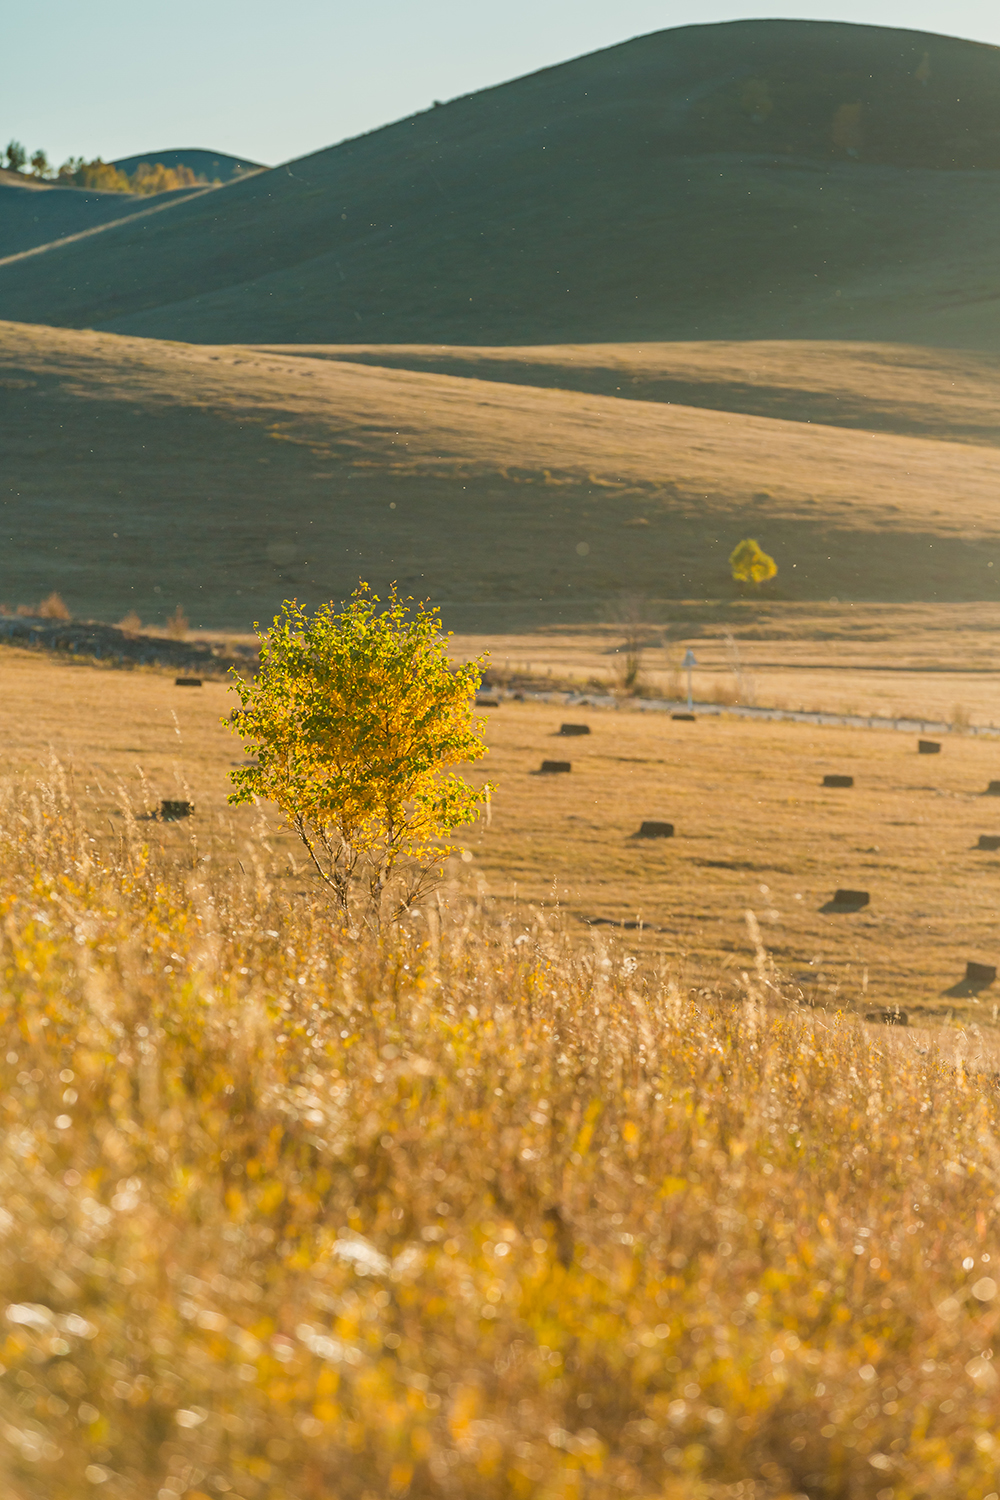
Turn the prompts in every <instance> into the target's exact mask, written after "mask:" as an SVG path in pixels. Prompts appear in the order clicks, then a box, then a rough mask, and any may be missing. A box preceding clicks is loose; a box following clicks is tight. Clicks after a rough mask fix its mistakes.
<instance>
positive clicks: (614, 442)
mask: <svg viewBox="0 0 1000 1500" xmlns="http://www.w3.org/2000/svg"><path fill="white" fill-rule="evenodd" d="M222 191H225V189H223V190H222ZM498 352H499V353H501V354H504V355H505V356H509V359H508V363H507V365H506V367H505V369H509V368H510V367H511V365H512V364H514V363H516V360H515V359H514V356H515V355H516V354H517V351H496V350H489V349H486V350H480V351H476V350H471V349H470V350H464V351H462V350H458V351H452V353H451V356H450V358H451V359H452V360H453V361H455V360H457V357H458V356H459V355H463V356H464V357H465V358H466V359H467V361H468V366H469V368H470V369H471V370H473V371H476V370H477V369H479V370H481V369H483V368H485V367H487V366H488V365H489V363H490V361H491V359H493V358H495V357H496V356H497V354H498ZM530 352H531V351H528V353H530ZM536 352H537V353H538V355H539V357H540V360H541V365H542V370H543V372H544V383H540V384H535V385H529V384H526V383H525V382H524V378H523V376H524V371H523V370H522V372H521V378H520V379H519V380H517V381H516V382H515V381H512V380H510V379H498V378H496V374H497V372H496V371H494V372H493V375H492V376H491V377H490V378H479V376H478V374H473V373H470V374H456V373H450V372H446V373H442V372H440V371H437V370H433V369H426V368H418V369H407V368H399V367H393V366H392V364H391V363H382V364H379V363H376V362H375V361H376V360H378V359H380V358H384V357H385V355H386V354H388V355H390V356H391V355H393V353H395V357H396V358H397V359H398V360H402V359H403V358H405V357H406V353H405V351H380V350H378V349H368V350H362V349H357V350H354V351H343V353H344V354H349V355H350V356H351V357H348V358H329V357H326V356H327V353H328V351H317V352H316V353H314V354H310V353H307V352H306V351H305V350H303V349H301V348H300V349H298V350H296V351H295V352H288V351H284V352H282V351H276V350H266V349H259V348H252V347H248V346H246V347H237V346H206V345H182V344H177V343H168V342H165V341H160V340H146V339H134V338H127V337H121V336H117V335H112V334H107V333H93V332H89V331H77V330H66V329H52V328H48V327H29V326H26V325H24V324H16V323H8V324H3V325H0V474H2V476H3V477H2V482H0V502H2V504H3V516H4V523H5V538H6V540H5V546H4V549H3V552H2V555H0V600H5V601H7V603H8V604H10V605H16V604H18V603H21V602H27V601H30V600H32V599H37V598H40V597H42V596H43V595H45V594H47V593H48V592H49V590H50V589H52V588H56V589H59V590H60V591H61V592H62V593H63V594H64V596H65V598H66V600H67V603H68V604H69V605H70V607H71V609H72V610H73V611H74V613H76V614H78V615H90V616H94V617H98V618H104V619H112V620H114V619H117V618H119V617H120V616H121V615H122V614H123V613H124V612H125V610H126V609H128V608H130V607H134V608H136V609H137V610H138V611H139V612H140V614H141V615H142V617H143V618H144V619H150V618H154V619H162V618H163V617H164V616H165V615H166V614H167V613H168V612H169V611H170V610H172V609H173V607H174V605H175V604H177V603H178V602H180V603H182V604H183V605H184V606H185V608H186V609H187V610H188V612H189V613H190V615H191V617H192V619H193V620H194V621H195V623H197V624H202V625H211V626H218V627H224V628H230V629H236V628H245V627H246V625H247V623H248V622H249V621H250V620H253V619H265V620H266V619H268V618H269V617H270V614H271V613H272V612H273V610H274V609H275V608H276V607H277V605H278V604H279V603H280V601H281V599H282V598H286V597H289V596H291V595H295V596H297V597H299V598H300V599H302V600H303V601H304V602H306V603H308V604H310V605H312V604H316V603H318V602H320V601H322V600H324V599H329V598H342V597H344V596H345V595H346V594H347V593H348V592H349V591H350V589H351V588H353V586H354V585H355V584H356V582H357V580H358V578H359V577H365V578H368V579H369V580H370V581H371V582H372V583H373V584H375V585H376V586H379V587H384V586H385V585H386V584H387V583H388V582H389V581H391V580H392V579H394V578H395V579H398V580H399V582H400V584H401V586H402V587H403V588H404V589H405V590H406V591H408V592H410V593H413V594H415V595H419V596H421V597H427V596H430V597H431V598H433V599H434V600H435V601H437V602H438V603H440V604H442V605H444V606H445V608H446V618H447V619H448V622H449V625H451V626H452V627H453V628H456V629H463V630H467V631H473V630H475V631H484V630H504V629H520V630H524V629H528V628H534V627H537V626H538V625H541V624H550V623H557V622H562V623H571V622H581V621H582V622H588V621H589V622H592V621H596V620H602V619H603V620H607V619H609V618H610V617H611V616H612V615H613V613H614V610H615V608H616V605H617V603H618V601H619V599H620V596H621V594H622V593H623V591H630V592H633V593H638V594H644V595H646V596H648V597H649V598H651V599H653V600H660V601H663V600H694V601H697V600H712V599H716V600H718V599H722V600H726V599H727V598H731V597H732V594H733V590H732V585H731V583H730V581H729V576H728V569H727V566H726V558H727V556H728V554H729V552H730V550H731V549H732V547H733V546H734V544H735V543H736V541H738V540H739V539H740V537H741V536H746V535H747V534H749V535H756V536H758V537H759V538H760V540H761V541H762V543H763V544H764V545H765V546H766V547H767V549H768V550H769V551H771V552H772V553H773V554H774V555H775V557H776V558H777V560H778V563H779V567H780V573H779V578H778V582H779V585H780V593H781V594H782V595H783V596H784V597H785V598H787V599H791V600H798V601H810V600H813V601H814V600H823V601H824V602H825V601H827V600H828V599H829V598H830V596H835V597H836V598H838V599H839V600H840V601H841V604H842V605H843V607H844V608H845V609H848V608H849V601H850V600H883V601H904V600H925V601H936V602H938V603H955V602H961V601H990V602H993V603H996V602H997V599H998V595H1000V438H998V433H997V431H996V428H995V427H993V426H991V422H990V418H991V415H992V412H993V411H995V410H996V406H997V402H998V399H1000V362H998V361H997V360H996V359H993V358H991V357H988V356H983V355H979V356H973V355H969V354H961V353H953V352H945V351H942V352H940V353H936V352H934V351H922V352H920V353H919V357H917V354H916V353H915V352H914V351H911V350H900V351H898V353H899V356H900V358H899V360H898V364H897V365H896V366H895V367H894V366H893V364H892V357H891V356H892V351H887V350H885V349H881V350H872V349H871V348H870V347H852V346H850V345H834V346H830V345H826V346H823V345H820V346H799V345H793V346H792V352H793V353H794V355H795V357H796V360H797V363H796V364H793V365H792V366H790V367H789V369H788V370H787V371H786V373H785V377H784V380H782V376H781V352H782V351H781V350H780V348H776V347H775V346H774V345H764V346H759V345H757V346H755V345H747V346H744V347H743V348H742V349H740V350H737V351H734V350H733V349H732V347H727V346H723V347H722V348H717V347H715V346H712V345H704V346H694V347H690V346H689V347H687V348H686V349H682V350H681V351H679V352H678V351H675V350H673V349H672V348H670V347H661V348H659V349H655V348H654V349H650V348H648V347H647V346H645V345H644V346H642V348H641V349H639V350H633V349H631V348H630V347H629V346H626V345H618V346H614V347H610V348H606V349H604V350H603V351H601V352H600V358H601V360H602V361H603V364H601V365H600V366H599V369H600V370H604V371H605V372H606V371H607V369H608V368H609V367H610V366H611V365H612V364H613V365H614V369H615V373H616V374H617V377H618V383H619V384H620V383H621V382H622V381H623V380H624V381H626V382H627V381H628V380H629V379H630V377H631V376H632V374H633V373H634V374H635V379H636V380H637V381H639V382H642V381H644V380H645V381H649V380H651V379H653V380H654V381H660V382H662V381H667V383H668V385H669V389H670V390H671V392H672V394H673V397H674V398H676V396H677V395H678V393H679V390H680V388H681V386H682V385H683V386H684V389H685V390H686V392H687V395H688V401H687V403H686V404H685V403H682V402H680V401H678V400H676V399H672V400H670V401H664V400H653V399H649V398H648V395H647V396H646V397H639V398H636V397H634V396H632V397H631V398H630V399H623V398H622V397H621V395H619V394H611V393H609V392H607V391H600V390H596V391H595V390H592V389H573V388H572V383H573V381H574V379H577V378H578V376H577V373H576V372H577V371H578V369H579V368H580V366H581V364H582V365H583V367H584V368H585V370H588V369H589V370H593V368H594V367H595V355H594V353H593V351H580V350H579V349H568V350H562V351H560V350H559V349H557V348H549V349H547V350H542V351H536ZM438 357H439V358H442V359H443V358H444V357H445V351H439V352H438ZM588 360H589V361H590V363H589V364H588V363H587V361H588ZM560 361H561V362H562V365H563V367H564V370H563V373H562V374H560V371H559V365H560ZM525 362H526V361H525ZM755 362H756V374H754V371H755ZM880 362H881V368H880ZM651 372H652V373H651ZM501 373H503V371H501ZM602 378H604V377H602ZM796 386H797V387H798V388H799V392H800V393H799V396H798V398H797V401H798V404H797V405H796V404H795V399H794V388H795V387H796ZM706 389H707V390H708V392H709V394H710V395H711V398H712V399H711V402H706V403H705V404H703V405H699V404H697V402H698V400H699V391H704V390H706ZM727 389H729V390H731V391H732V392H733V394H734V396H735V397H736V398H738V399H739V400H740V401H741V402H742V406H743V409H742V410H727V409H725V408H723V407H721V406H720V401H721V400H722V399H724V393H725V391H726V390H727ZM720 393H723V394H722V395H720ZM935 393H936V395H935ZM833 396H836V397H837V400H838V401H839V403H840V405H841V406H842V407H843V410H844V413H845V414H846V413H847V412H848V411H850V410H852V409H853V410H854V411H855V412H856V413H857V412H859V411H863V408H864V401H865V399H866V398H870V399H873V401H874V402H875V404H877V405H878V406H879V409H880V414H881V426H882V430H881V431H874V430H873V429H872V427H871V426H870V425H866V424H865V423H864V422H863V420H859V419H858V418H857V417H855V419H854V420H855V423H856V425H848V424H847V423H846V421H842V423H841V425H833V424H832V423H830V422H824V421H821V420H817V415H818V413H819V412H820V411H821V410H822V409H823V408H824V406H826V407H829V406H830V405H831V404H832V400H833ZM732 405H734V406H735V405H736V400H734V401H733V402H732ZM949 427H951V428H954V430H955V431H957V432H959V433H961V434H962V440H961V441H947V440H944V439H943V438H942V436H941V434H942V432H945V431H947V430H948V429H949Z"/></svg>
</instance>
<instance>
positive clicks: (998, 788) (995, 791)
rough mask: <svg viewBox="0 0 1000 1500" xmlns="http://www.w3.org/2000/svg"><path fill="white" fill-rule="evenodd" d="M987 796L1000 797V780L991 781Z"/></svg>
mask: <svg viewBox="0 0 1000 1500" xmlns="http://www.w3.org/2000/svg"><path fill="white" fill-rule="evenodd" d="M986 795H987V797H1000V781H991V782H990V784H989V786H988V787H987V788H986Z"/></svg>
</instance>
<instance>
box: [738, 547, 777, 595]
mask: <svg viewBox="0 0 1000 1500" xmlns="http://www.w3.org/2000/svg"><path fill="white" fill-rule="evenodd" d="M729 567H730V569H731V571H732V575H733V578H734V579H735V580H736V582H737V583H754V584H761V583H766V582H767V580H768V579H769V578H773V577H774V575H775V574H776V573H777V571H778V564H777V563H776V562H775V560H774V558H773V557H769V556H768V555H767V553H766V552H765V551H764V550H763V549H762V547H761V546H760V543H759V542H755V541H754V539H753V537H746V538H745V539H744V540H743V541H742V542H738V543H737V544H736V546H735V547H734V548H733V550H732V552H731V553H730V554H729Z"/></svg>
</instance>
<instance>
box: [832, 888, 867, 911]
mask: <svg viewBox="0 0 1000 1500" xmlns="http://www.w3.org/2000/svg"><path fill="white" fill-rule="evenodd" d="M870 900H871V896H870V895H869V894H868V892H867V891H849V890H838V891H834V893H833V904H834V906H850V907H852V908H854V909H855V910H856V909H857V908H858V907H861V906H867V905H868V903H869V901H870Z"/></svg>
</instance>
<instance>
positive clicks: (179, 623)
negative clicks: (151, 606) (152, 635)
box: [167, 604, 191, 641]
mask: <svg viewBox="0 0 1000 1500" xmlns="http://www.w3.org/2000/svg"><path fill="white" fill-rule="evenodd" d="M190 629H191V621H190V620H189V619H188V617H187V615H186V614H185V613H184V611H183V610H182V609H181V607H180V605H179V604H178V606H177V608H176V609H175V610H174V612H173V614H172V615H170V616H169V617H168V619H167V635H169V636H172V637H173V639H174V640H175V641H186V640H187V633H188V631H189V630H190Z"/></svg>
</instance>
